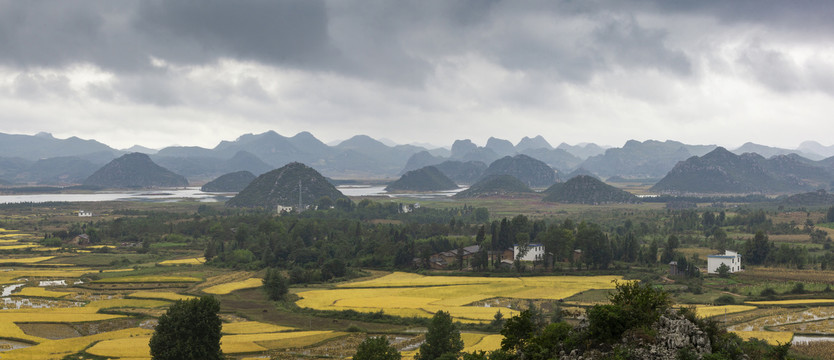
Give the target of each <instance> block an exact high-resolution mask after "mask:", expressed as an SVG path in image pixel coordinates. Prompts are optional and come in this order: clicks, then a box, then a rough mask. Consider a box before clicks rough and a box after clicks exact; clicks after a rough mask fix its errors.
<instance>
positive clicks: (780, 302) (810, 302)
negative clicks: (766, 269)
mask: <svg viewBox="0 0 834 360" xmlns="http://www.w3.org/2000/svg"><path fill="white" fill-rule="evenodd" d="M745 303H746V304H753V305H776V306H780V305H782V306H784V305H817V304H832V303H834V299H797V300H774V301H746V302H745Z"/></svg>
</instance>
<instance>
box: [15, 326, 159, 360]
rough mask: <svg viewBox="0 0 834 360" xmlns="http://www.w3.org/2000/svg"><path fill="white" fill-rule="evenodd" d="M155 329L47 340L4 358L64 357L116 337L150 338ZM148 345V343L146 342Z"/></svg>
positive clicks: (49, 359)
mask: <svg viewBox="0 0 834 360" xmlns="http://www.w3.org/2000/svg"><path fill="white" fill-rule="evenodd" d="M152 333H153V330H148V329H142V328H130V329H124V330H116V331H109V332H104V333H100V334H96V335H89V336H80V337H74V338H68V339H61V340H45V341H43V342H41V343H39V344H37V345H34V346H31V347H28V348H23V349H17V350H11V351H8V352H4V353H2V359H4V360H6V359H8V360H17V359H21V360H31V359H43V360H51V359H56V360H58V359H62V358H64V357H65V356H67V355H72V354H75V353H78V352H80V351H82V350H84V349H85V348H87V347H88V346H90V345H92V344H93V343H96V342H99V343H101V342H106V341H108V340H114V339H140V338H143V337H144V338H145V339H149V338H150V335H151V334H152ZM145 346H147V343H145ZM147 357H148V358H150V356H149V355H148V356H147Z"/></svg>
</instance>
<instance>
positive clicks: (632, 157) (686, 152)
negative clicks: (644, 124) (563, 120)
mask: <svg viewBox="0 0 834 360" xmlns="http://www.w3.org/2000/svg"><path fill="white" fill-rule="evenodd" d="M714 148H715V145H686V144H683V143H680V142H677V141H671V140H667V141H663V142H661V141H656V140H647V141H644V142H639V141H636V140H629V141H628V142H626V143H625V145H624V146H623V147H622V148H610V149H607V150H605V153H604V154H602V155H596V156H592V157H590V158H588V159H587V160H585V161H584V162H583V163H582V164H581V165H580V166H581V167H583V168H585V169H587V170H588V171H591V172H593V173H594V174H597V175H599V176H601V177H604V178H607V177H611V176H615V175H619V176H621V177H624V178H637V179H640V178H661V177H663V176H664V175H666V173H667V172H669V170H671V169H672V167H674V166H675V164H677V162H678V161H681V160H685V159H687V158H689V157H691V156H692V155H703V154H706V153H707V152H709V151H711V150H712V149H714Z"/></svg>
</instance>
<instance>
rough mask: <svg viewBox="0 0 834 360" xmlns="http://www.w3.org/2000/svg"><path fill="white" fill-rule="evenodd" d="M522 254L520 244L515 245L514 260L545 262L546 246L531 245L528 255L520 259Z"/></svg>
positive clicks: (528, 247) (528, 246) (528, 248)
mask: <svg viewBox="0 0 834 360" xmlns="http://www.w3.org/2000/svg"><path fill="white" fill-rule="evenodd" d="M520 252H521V247H520V246H518V244H516V245H513V259H517V260H522V261H543V260H544V245H542V244H530V245H527V253H526V254H524V256H522V257H521V258H520V259H519V257H518V255H519V253H520Z"/></svg>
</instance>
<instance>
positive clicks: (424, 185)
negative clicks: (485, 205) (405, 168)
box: [385, 166, 458, 191]
mask: <svg viewBox="0 0 834 360" xmlns="http://www.w3.org/2000/svg"><path fill="white" fill-rule="evenodd" d="M457 188H458V186H457V184H455V182H454V181H452V179H449V177H448V176H446V175H444V174H443V173H442V172H440V170H438V169H437V168H436V167H434V166H426V167H423V168H419V169H417V170H411V171H409V172H407V173H405V174H403V176H402V177H400V178H399V179H398V180H397V181H394V182H392V183H391V184H389V185H388V186H387V187H386V188H385V191H442V190H452V189H457Z"/></svg>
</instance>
